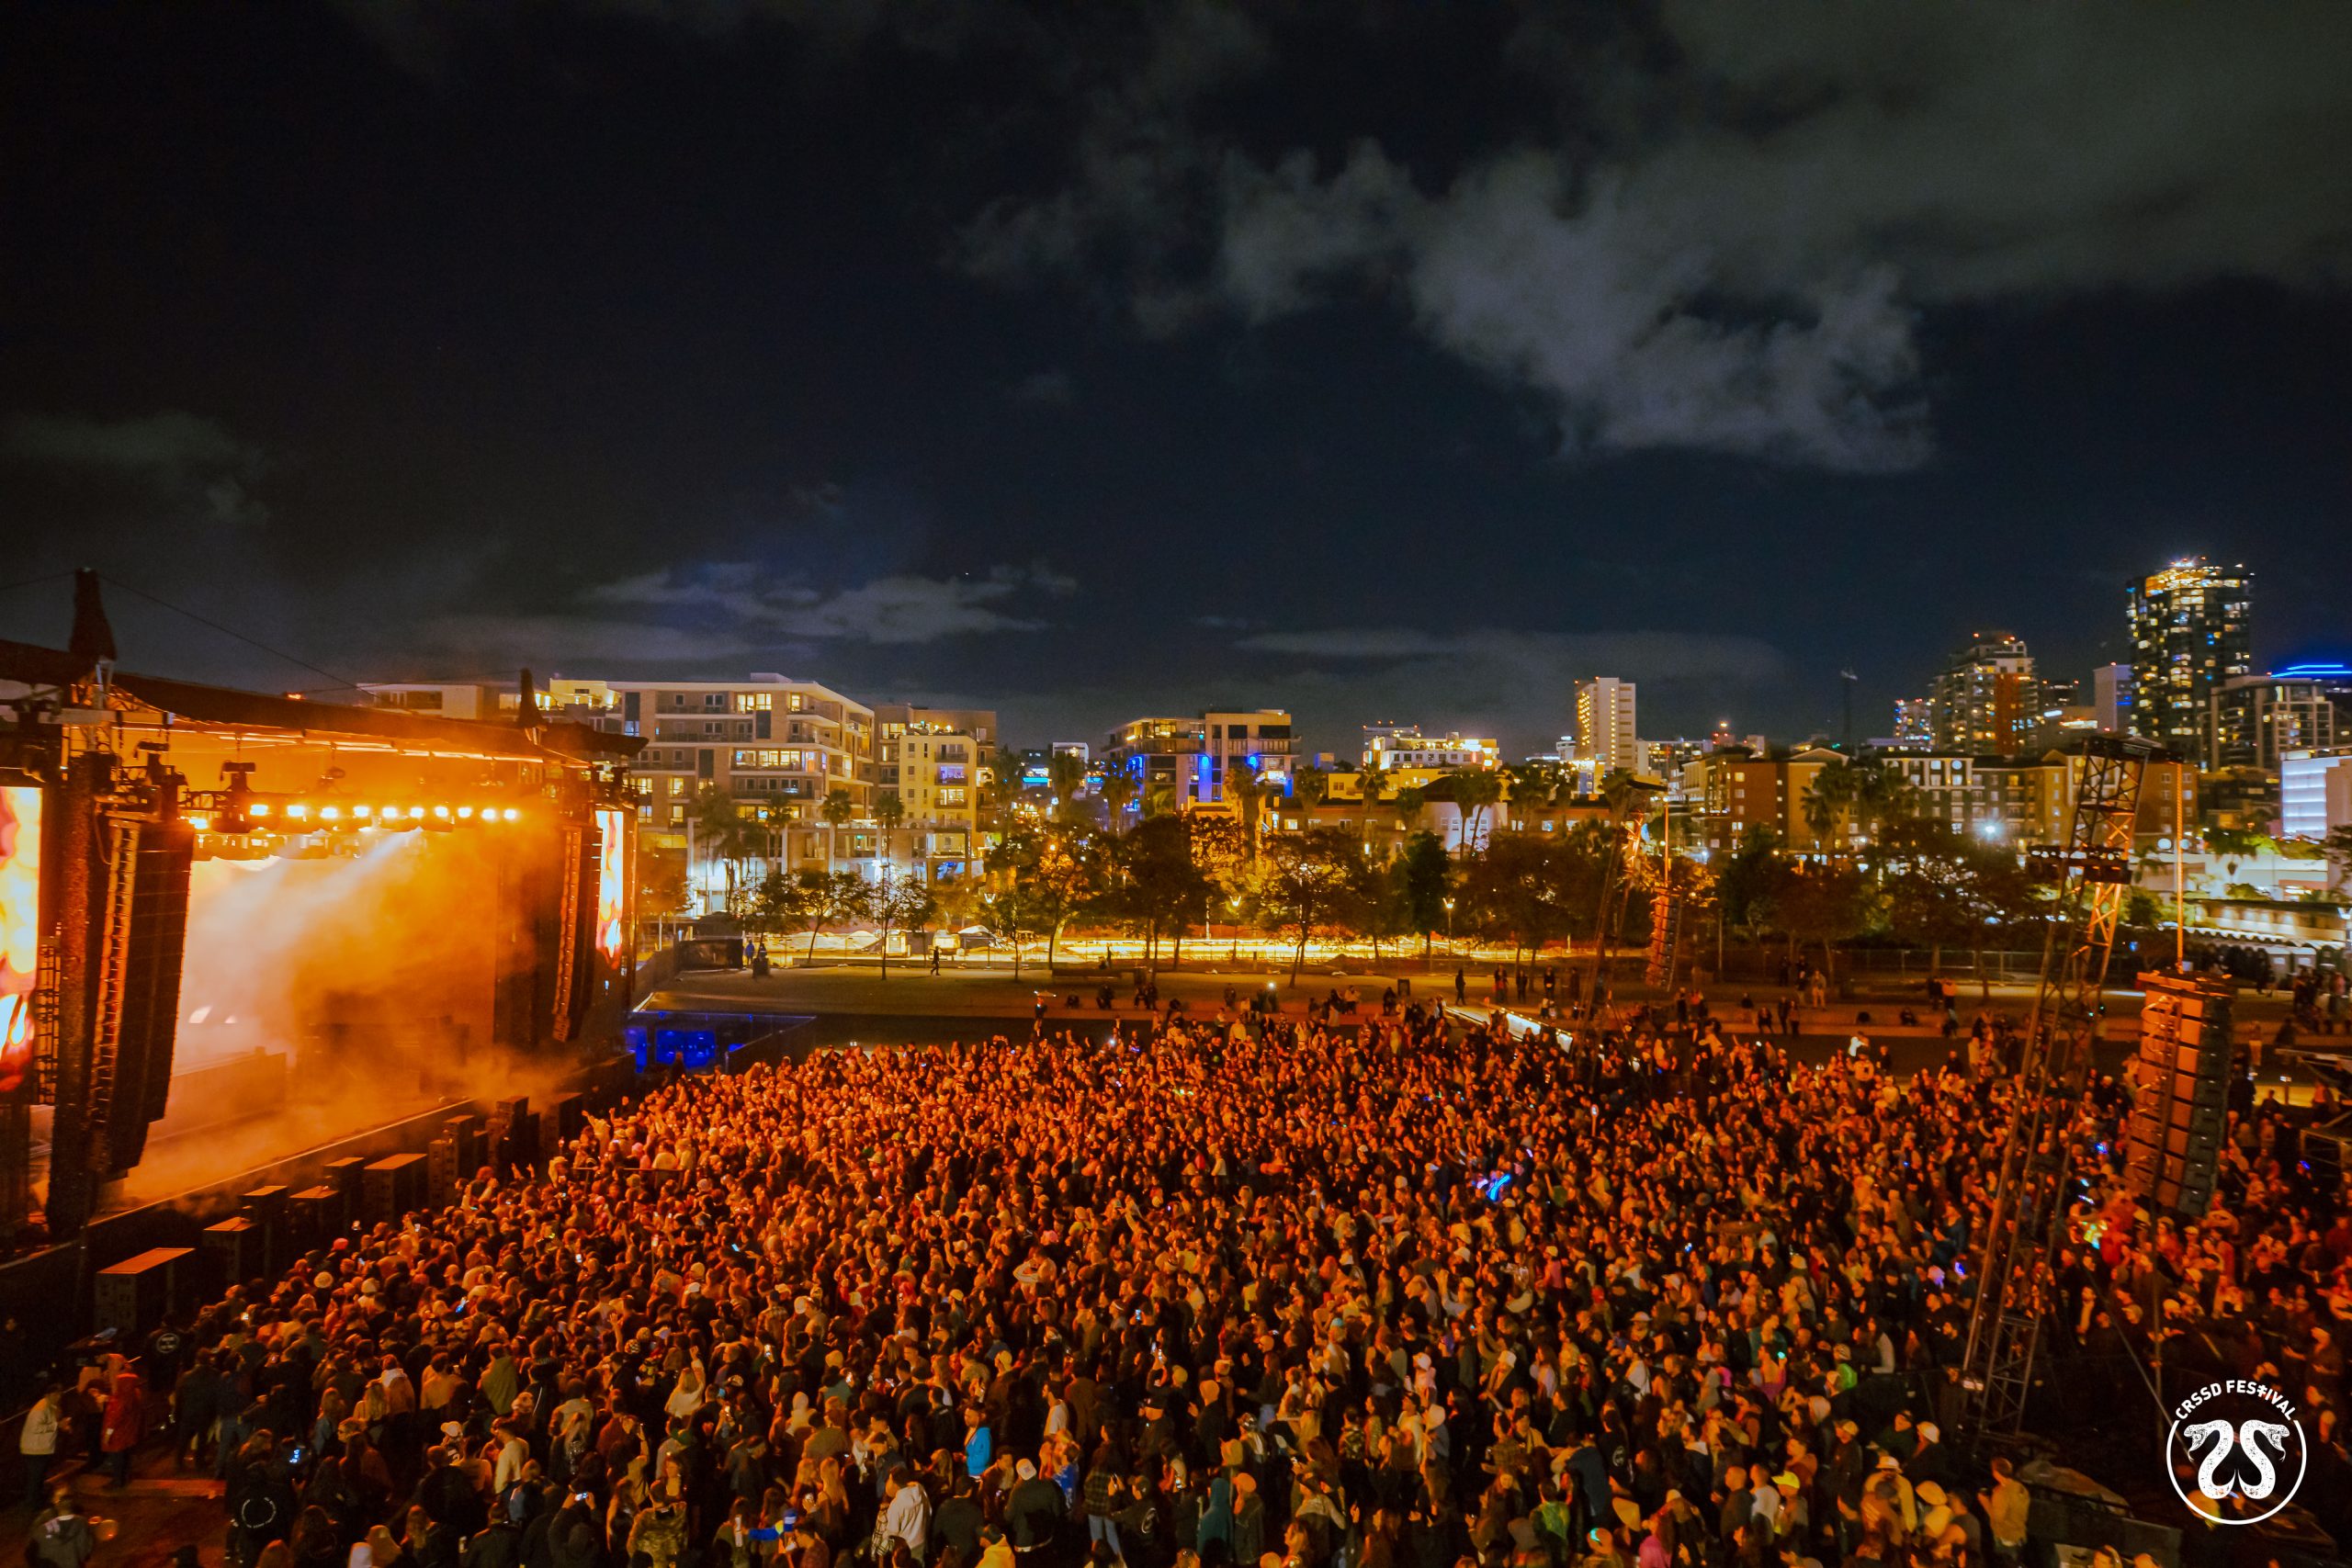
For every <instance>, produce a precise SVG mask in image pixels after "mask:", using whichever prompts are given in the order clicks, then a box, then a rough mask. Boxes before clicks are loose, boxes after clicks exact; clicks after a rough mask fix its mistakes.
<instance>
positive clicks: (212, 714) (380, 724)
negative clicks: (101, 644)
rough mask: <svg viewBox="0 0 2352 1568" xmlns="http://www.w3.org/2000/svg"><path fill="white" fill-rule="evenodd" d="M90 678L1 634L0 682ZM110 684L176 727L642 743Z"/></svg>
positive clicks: (631, 747)
mask: <svg viewBox="0 0 2352 1568" xmlns="http://www.w3.org/2000/svg"><path fill="white" fill-rule="evenodd" d="M90 675H91V667H90V663H89V661H88V660H85V659H84V658H82V657H81V656H79V655H76V654H73V653H69V652H67V651H66V650H65V649H56V648H42V647H40V646H39V645H37V644H34V643H26V642H11V641H8V640H6V639H5V638H0V682H17V683H20V684H22V685H26V686H31V687H43V686H48V687H64V686H69V685H73V684H74V683H76V682H83V681H86V680H88V679H89V678H90ZM109 683H110V686H111V689H112V690H113V692H114V693H115V694H117V696H119V697H129V698H130V699H132V700H133V701H135V702H138V703H140V704H141V705H144V706H147V707H150V708H153V709H155V710H156V711H157V712H159V713H164V714H168V715H170V716H172V718H173V720H174V722H175V725H192V726H196V727H199V728H213V729H225V730H277V731H280V732H283V733H287V734H289V735H299V736H301V737H304V738H306V739H311V738H315V739H318V740H320V741H322V742H331V741H333V740H334V739H335V738H337V737H342V736H348V737H352V738H355V739H369V740H374V741H378V742H390V744H392V745H393V746H396V747H414V748H415V749H416V750H420V751H434V752H442V753H447V752H458V753H463V754H467V755H473V756H482V757H502V758H510V759H523V760H528V761H546V762H552V763H563V762H571V763H575V764H576V763H582V762H594V761H628V759H629V758H631V757H634V756H636V755H637V753H638V752H639V751H640V750H643V749H644V746H645V742H644V741H643V740H642V739H639V738H638V737H636V736H631V735H614V734H611V733H608V732H606V731H605V730H600V729H592V728H588V727H587V726H586V725H583V724H571V723H562V722H558V721H555V720H552V719H550V720H547V721H545V722H541V723H537V724H526V723H520V722H518V723H512V724H507V723H484V722H482V721H480V720H477V719H467V718H433V717H428V716H424V715H421V714H411V713H399V712H394V711H392V710H390V709H386V708H372V707H354V706H351V705H347V704H343V703H314V702H311V701H308V700H307V699H304V698H301V697H285V696H272V695H269V694H266V693H261V692H240V691H237V690H234V689H233V688H231V687H227V686H207V685H201V684H198V683H197V682H192V681H175V680H173V679H171V678H170V677H168V676H164V675H142V674H138V673H135V672H133V671H125V670H118V671H114V672H113V673H112V675H111V676H110V677H109Z"/></svg>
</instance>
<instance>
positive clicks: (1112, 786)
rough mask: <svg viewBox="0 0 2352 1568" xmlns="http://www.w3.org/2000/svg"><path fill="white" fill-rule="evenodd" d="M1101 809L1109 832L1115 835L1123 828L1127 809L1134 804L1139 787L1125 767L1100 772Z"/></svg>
mask: <svg viewBox="0 0 2352 1568" xmlns="http://www.w3.org/2000/svg"><path fill="white" fill-rule="evenodd" d="M1102 788H1103V810H1104V812H1105V814H1106V816H1107V817H1108V818H1109V824H1110V829H1111V831H1113V832H1114V833H1116V832H1118V831H1120V830H1121V829H1123V828H1124V827H1125V817H1126V814H1127V807H1130V806H1132V805H1134V804H1135V800H1136V795H1137V794H1139V793H1140V786H1139V785H1137V784H1136V776H1135V774H1133V773H1129V772H1128V771H1127V770H1126V769H1125V767H1122V766H1116V765H1114V766H1111V767H1106V768H1105V769H1103V785H1102Z"/></svg>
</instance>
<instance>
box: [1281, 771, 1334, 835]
mask: <svg viewBox="0 0 2352 1568" xmlns="http://www.w3.org/2000/svg"><path fill="white" fill-rule="evenodd" d="M1330 793H1331V775H1330V774H1329V773H1325V772H1324V771H1323V770H1322V769H1320V768H1317V767H1312V766H1308V767H1299V768H1294V769H1292V770H1291V775H1290V797H1291V799H1293V800H1294V801H1295V802H1297V803H1298V814H1299V816H1300V817H1301V818H1304V819H1305V821H1306V823H1307V824H1308V825H1309V826H1312V825H1313V823H1314V821H1315V808H1316V807H1318V806H1320V805H1322V804H1323V802H1324V800H1325V799H1326V798H1327V797H1328V796H1329V795H1330Z"/></svg>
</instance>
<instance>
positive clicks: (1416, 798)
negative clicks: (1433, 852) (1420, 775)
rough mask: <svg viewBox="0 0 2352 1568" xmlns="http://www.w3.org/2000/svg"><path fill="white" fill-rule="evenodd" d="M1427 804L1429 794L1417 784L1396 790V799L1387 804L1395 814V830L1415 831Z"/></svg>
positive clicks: (1402, 831) (1403, 831)
mask: <svg viewBox="0 0 2352 1568" xmlns="http://www.w3.org/2000/svg"><path fill="white" fill-rule="evenodd" d="M1429 803H1430V796H1429V792H1428V791H1427V790H1425V789H1423V788H1422V787H1421V786H1420V785H1419V784H1407V785H1406V786H1405V787H1404V788H1402V789H1400V790H1398V791H1397V795H1396V798H1395V799H1394V800H1392V801H1390V802H1389V805H1390V806H1391V807H1394V808H1395V810H1396V813H1397V831H1398V832H1400V833H1410V832H1413V831H1415V830H1416V829H1417V828H1418V826H1419V822H1420V820H1421V813H1422V812H1423V811H1424V810H1426V809H1428V807H1429ZM1441 847H1442V845H1441Z"/></svg>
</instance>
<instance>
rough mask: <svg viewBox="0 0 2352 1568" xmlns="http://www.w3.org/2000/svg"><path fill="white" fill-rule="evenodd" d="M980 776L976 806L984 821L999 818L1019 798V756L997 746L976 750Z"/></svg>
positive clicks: (1020, 766) (992, 820)
mask: <svg viewBox="0 0 2352 1568" xmlns="http://www.w3.org/2000/svg"><path fill="white" fill-rule="evenodd" d="M975 766H977V767H978V769H979V775H980V779H981V781H982V782H981V786H980V805H981V807H983V808H984V810H985V811H986V813H987V815H986V817H985V818H983V820H984V821H987V822H990V823H993V822H997V821H1001V819H1002V818H1003V817H1004V815H1005V813H1006V812H1008V811H1009V810H1011V809H1012V805H1013V803H1014V802H1015V801H1017V800H1019V799H1020V798H1021V771H1022V763H1021V756H1020V753H1018V752H1015V751H1008V750H1004V748H1002V747H1001V746H999V747H995V748H992V749H989V750H983V751H981V752H980V755H979V760H978V762H977V763H976V764H975Z"/></svg>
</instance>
